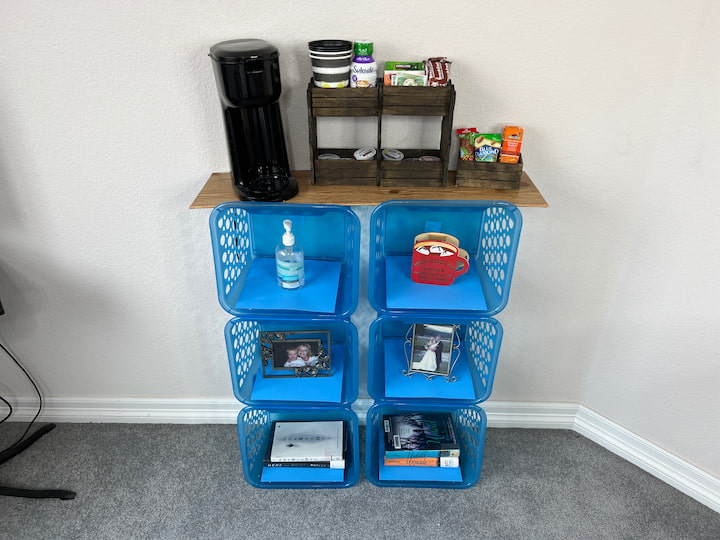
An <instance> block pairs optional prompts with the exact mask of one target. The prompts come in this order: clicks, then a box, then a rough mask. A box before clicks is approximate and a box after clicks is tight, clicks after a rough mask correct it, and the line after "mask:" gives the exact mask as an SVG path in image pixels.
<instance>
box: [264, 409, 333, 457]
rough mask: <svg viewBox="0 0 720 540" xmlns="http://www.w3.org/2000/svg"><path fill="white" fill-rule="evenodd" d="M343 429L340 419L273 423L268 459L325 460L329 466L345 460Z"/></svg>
mask: <svg viewBox="0 0 720 540" xmlns="http://www.w3.org/2000/svg"><path fill="white" fill-rule="evenodd" d="M343 432H344V424H343V421H342V420H329V421H307V422H275V425H274V431H273V436H272V437H273V439H272V450H271V452H270V460H271V461H275V462H288V461H310V462H312V461H328V462H331V468H332V463H333V462H339V461H344V457H343V448H344V444H343V443H344V441H343ZM338 465H339V463H338ZM343 465H344V464H343Z"/></svg>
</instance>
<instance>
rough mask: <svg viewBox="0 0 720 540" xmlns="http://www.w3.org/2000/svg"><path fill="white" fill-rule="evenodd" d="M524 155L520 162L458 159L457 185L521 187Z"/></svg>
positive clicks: (502, 187)
mask: <svg viewBox="0 0 720 540" xmlns="http://www.w3.org/2000/svg"><path fill="white" fill-rule="evenodd" d="M522 170H523V161H522V155H521V156H520V161H518V163H500V162H483V161H464V160H458V166H457V173H456V175H455V185H456V186H459V187H474V188H493V189H519V188H520V177H521V176H522Z"/></svg>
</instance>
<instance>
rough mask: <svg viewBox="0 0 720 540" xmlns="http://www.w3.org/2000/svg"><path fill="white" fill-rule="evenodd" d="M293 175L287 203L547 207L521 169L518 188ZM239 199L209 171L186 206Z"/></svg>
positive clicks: (227, 181) (451, 178)
mask: <svg viewBox="0 0 720 540" xmlns="http://www.w3.org/2000/svg"><path fill="white" fill-rule="evenodd" d="M293 176H295V178H296V179H297V181H298V186H299V188H300V193H298V195H297V196H295V197H293V198H292V199H291V200H289V201H288V202H289V203H304V204H342V205H348V206H353V205H356V206H375V205H378V204H380V203H382V202H385V201H390V200H398V199H411V200H416V199H417V200H445V201H452V200H463V201H475V200H480V201H507V202H510V203H512V204H514V205H516V206H521V207H522V206H524V207H536V208H547V207H548V203H547V201H546V200H545V198H544V197H543V196H542V194H541V193H540V191H539V190H538V189H537V187H535V184H534V183H533V182H532V180H530V177H529V176H528V175H527V173H525V172H523V173H522V179H521V182H520V188H519V189H485V188H470V187H456V186H455V171H450V172H449V174H448V185H447V186H446V187H390V186H385V187H383V186H380V187H378V186H357V187H356V186H352V185H350V186H337V185H334V186H321V185H317V184H314V185H313V184H311V183H310V176H311V174H310V171H294V172H293ZM239 200H240V199H239V197H238V196H237V195H236V194H235V191H233V188H232V182H231V176H230V173H228V172H223V173H213V174H211V175H210V178H208V180H207V182H205V185H204V186H203V187H202V189H201V190H200V193H198V195H197V197H195V200H194V201H193V202H192V204H191V205H190V208H215V207H216V206H217V205H218V204H220V203H224V202H228V201H239Z"/></svg>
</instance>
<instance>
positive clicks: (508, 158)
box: [500, 125, 523, 163]
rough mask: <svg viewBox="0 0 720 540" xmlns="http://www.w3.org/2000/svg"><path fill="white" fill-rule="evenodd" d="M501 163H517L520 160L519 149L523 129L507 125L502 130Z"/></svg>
mask: <svg viewBox="0 0 720 540" xmlns="http://www.w3.org/2000/svg"><path fill="white" fill-rule="evenodd" d="M502 140H503V142H502V148H501V149H500V162H501V163H517V162H518V161H519V160H520V149H521V148H522V141H523V128H521V127H520V126H512V125H507V126H505V127H504V128H503V136H502Z"/></svg>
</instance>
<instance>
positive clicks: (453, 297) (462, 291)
mask: <svg viewBox="0 0 720 540" xmlns="http://www.w3.org/2000/svg"><path fill="white" fill-rule="evenodd" d="M411 261H412V258H411V257H410V256H388V257H386V258H385V290H386V291H387V292H386V304H387V308H388V309H391V310H396V309H400V310H413V309H425V310H434V311H438V310H440V311H443V310H454V311H462V310H474V311H484V310H487V309H488V305H487V300H486V298H485V293H484V292H483V290H482V286H481V285H480V279H479V278H478V268H477V264H476V263H475V260H474V259H470V268H469V269H468V271H467V272H465V273H464V274H462V275H460V276H458V277H457V278H456V279H455V282H454V283H453V284H452V285H428V284H425V283H415V282H414V281H413V280H412V279H410V268H411Z"/></svg>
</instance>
